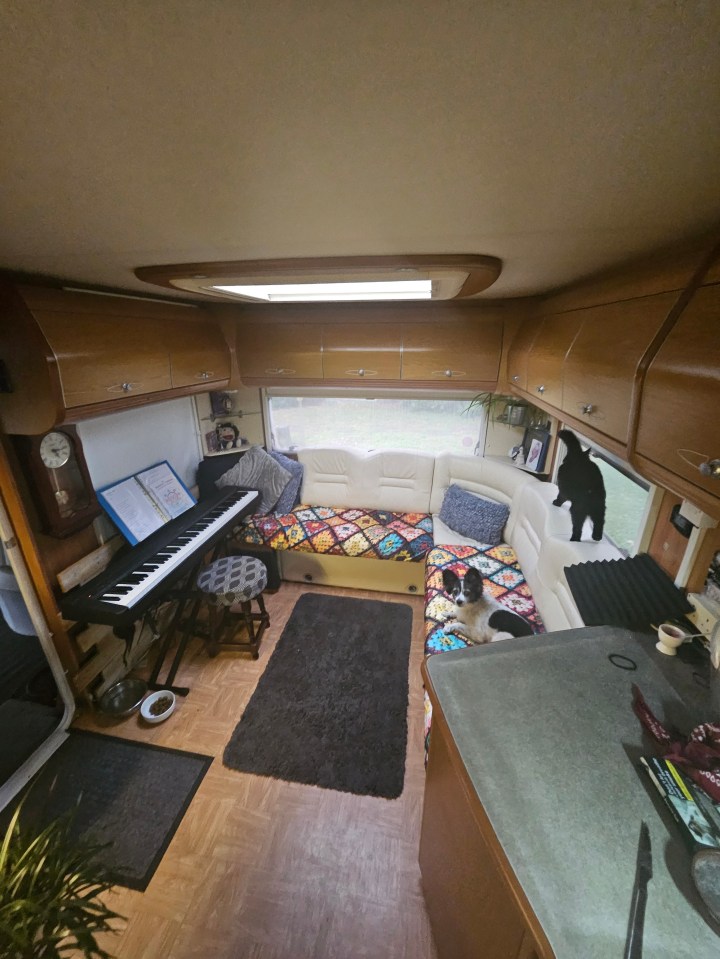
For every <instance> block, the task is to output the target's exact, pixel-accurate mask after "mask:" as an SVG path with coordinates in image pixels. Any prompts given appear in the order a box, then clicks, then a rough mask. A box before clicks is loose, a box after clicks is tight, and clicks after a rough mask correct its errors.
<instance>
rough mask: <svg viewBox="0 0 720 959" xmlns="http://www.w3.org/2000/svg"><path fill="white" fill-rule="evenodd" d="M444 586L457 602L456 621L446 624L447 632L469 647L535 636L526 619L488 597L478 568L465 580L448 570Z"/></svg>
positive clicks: (471, 568) (468, 572)
mask: <svg viewBox="0 0 720 959" xmlns="http://www.w3.org/2000/svg"><path fill="white" fill-rule="evenodd" d="M443 586H444V587H445V592H446V593H447V594H448V596H450V597H451V598H452V599H453V600H454V602H455V610H454V619H450V620H448V621H447V622H446V623H445V625H444V626H443V632H445V633H455V634H456V635H458V636H462V638H463V639H466V640H467V641H468V642H469V643H491V642H492V641H493V639H508V638H509V637H510V636H532V632H533V631H532V628H531V626H530V624H529V623H528V621H527V620H526V619H523V617H522V616H519V615H518V614H517V613H513V612H512V611H511V610H509V609H505V607H504V606H501V605H500V603H498V602H497V600H495V599H493V598H492V597H491V596H486V595H485V594H484V592H483V578H482V575H481V574H480V573H479V572H478V571H477V570H476V569H475V567H474V566H471V567H470V568H469V569H468V571H467V573H465V577H464V579H460V578H459V577H458V576H457V574H456V573H454V572H453V571H452V570H451V569H444V570H443ZM500 634H503V635H500Z"/></svg>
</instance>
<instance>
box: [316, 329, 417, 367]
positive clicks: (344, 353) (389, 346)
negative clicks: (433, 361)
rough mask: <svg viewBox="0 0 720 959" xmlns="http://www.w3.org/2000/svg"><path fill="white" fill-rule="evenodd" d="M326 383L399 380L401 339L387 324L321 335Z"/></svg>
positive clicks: (326, 332)
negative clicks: (332, 381) (331, 381)
mask: <svg viewBox="0 0 720 959" xmlns="http://www.w3.org/2000/svg"><path fill="white" fill-rule="evenodd" d="M322 347H323V353H322V362H323V375H324V377H325V379H326V380H357V381H358V382H359V381H368V380H399V379H400V351H401V347H402V337H401V335H400V331H399V329H398V328H397V327H395V326H392V325H389V324H384V323H364V324H363V325H362V326H355V325H352V326H350V325H348V324H339V325H337V326H324V327H323V331H322Z"/></svg>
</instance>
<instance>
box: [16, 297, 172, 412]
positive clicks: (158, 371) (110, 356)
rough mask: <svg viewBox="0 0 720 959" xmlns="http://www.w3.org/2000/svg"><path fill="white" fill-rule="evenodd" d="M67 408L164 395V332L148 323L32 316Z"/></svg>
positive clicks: (64, 315)
mask: <svg viewBox="0 0 720 959" xmlns="http://www.w3.org/2000/svg"><path fill="white" fill-rule="evenodd" d="M35 318H36V320H37V322H38V324H39V326H40V328H41V329H42V331H43V333H44V335H45V338H46V339H47V341H48V343H49V344H50V346H51V348H52V350H53V353H54V354H55V357H56V359H57V369H58V375H59V378H60V386H61V389H62V394H63V402H64V404H65V406H66V408H68V409H72V408H73V407H78V406H87V405H89V404H92V403H111V402H112V401H113V400H117V399H119V398H122V397H125V396H132V395H136V394H139V393H140V394H142V393H156V392H159V391H160V390H169V389H170V388H171V386H172V381H171V378H170V358H169V354H168V343H167V340H166V337H165V331H164V328H163V327H162V326H161V325H158V324H155V323H153V322H152V320H148V319H147V318H144V317H143V318H133V317H128V316H104V315H94V314H91V313H81V314H73V313H70V312H67V313H62V312H45V311H36V312H35Z"/></svg>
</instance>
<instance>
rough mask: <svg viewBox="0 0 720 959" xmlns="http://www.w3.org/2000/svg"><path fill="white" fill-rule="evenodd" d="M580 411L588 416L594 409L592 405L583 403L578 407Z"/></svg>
mask: <svg viewBox="0 0 720 959" xmlns="http://www.w3.org/2000/svg"><path fill="white" fill-rule="evenodd" d="M580 409H581V410H582V412H583V413H585V414H587V415H588V416H589V415H590V413H592V411H593V410H594V409H595V407H594V406H593V405H592V403H585V404H583V406H581V407H580Z"/></svg>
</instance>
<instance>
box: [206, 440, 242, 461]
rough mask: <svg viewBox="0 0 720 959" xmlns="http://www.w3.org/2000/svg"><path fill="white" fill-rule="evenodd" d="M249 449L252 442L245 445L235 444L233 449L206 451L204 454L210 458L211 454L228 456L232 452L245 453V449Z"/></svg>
mask: <svg viewBox="0 0 720 959" xmlns="http://www.w3.org/2000/svg"><path fill="white" fill-rule="evenodd" d="M249 449H250V444H249V443H247V444H245V445H244V446H235V447H234V448H233V449H231V450H217V451H216V452H215V453H208V452H206V453H205V454H204V455H205V457H206V458H209V457H211V456H227V455H228V454H230V453H244V452H245V450H249Z"/></svg>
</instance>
